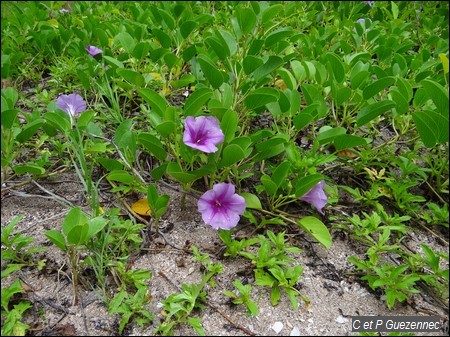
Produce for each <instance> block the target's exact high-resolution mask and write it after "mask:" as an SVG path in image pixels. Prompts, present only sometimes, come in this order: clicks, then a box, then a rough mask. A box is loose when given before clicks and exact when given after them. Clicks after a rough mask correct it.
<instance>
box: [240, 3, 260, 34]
mask: <svg viewBox="0 0 450 337" xmlns="http://www.w3.org/2000/svg"><path fill="white" fill-rule="evenodd" d="M236 17H237V21H238V24H239V27H240V29H241V33H242V34H249V33H251V32H252V31H253V28H255V25H256V14H255V12H253V10H252V9H250V8H238V9H237V11H236Z"/></svg>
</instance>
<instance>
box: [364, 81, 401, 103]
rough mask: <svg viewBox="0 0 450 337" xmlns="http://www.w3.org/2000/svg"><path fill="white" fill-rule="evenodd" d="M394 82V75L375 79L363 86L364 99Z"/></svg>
mask: <svg viewBox="0 0 450 337" xmlns="http://www.w3.org/2000/svg"><path fill="white" fill-rule="evenodd" d="M394 83H395V78H394V77H383V78H380V79H379V80H376V81H375V82H373V83H371V84H369V85H368V86H367V87H365V88H364V90H363V97H364V99H365V100H367V99H369V98H371V97H373V96H375V95H376V94H378V93H379V92H380V91H382V90H383V89H386V88H387V87H389V86H391V85H392V84H394Z"/></svg>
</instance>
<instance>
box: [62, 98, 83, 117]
mask: <svg viewBox="0 0 450 337" xmlns="http://www.w3.org/2000/svg"><path fill="white" fill-rule="evenodd" d="M56 106H57V107H58V108H60V109H61V110H63V111H65V112H66V113H68V114H69V115H71V116H75V115H78V114H80V113H81V112H83V111H85V110H86V102H85V101H84V99H83V98H82V97H81V96H80V95H78V94H70V95H61V96H59V97H58V99H57V100H56Z"/></svg>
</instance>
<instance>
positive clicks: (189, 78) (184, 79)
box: [170, 74, 196, 89]
mask: <svg viewBox="0 0 450 337" xmlns="http://www.w3.org/2000/svg"><path fill="white" fill-rule="evenodd" d="M195 81H196V79H195V76H194V75H192V74H184V75H183V76H181V78H180V79H179V80H175V81H171V82H170V86H172V87H173V88H174V89H180V88H183V87H187V86H188V85H189V84H191V83H194V82H195Z"/></svg>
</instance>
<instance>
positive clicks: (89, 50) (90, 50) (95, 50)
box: [85, 46, 103, 57]
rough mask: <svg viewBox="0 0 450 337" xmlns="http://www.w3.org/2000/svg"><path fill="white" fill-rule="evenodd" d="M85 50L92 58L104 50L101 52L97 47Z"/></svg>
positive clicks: (88, 47) (89, 47)
mask: <svg viewBox="0 0 450 337" xmlns="http://www.w3.org/2000/svg"><path fill="white" fill-rule="evenodd" d="M85 49H86V51H87V52H88V53H89V55H91V56H92V57H94V56H95V55H98V54H101V53H103V50H101V49H99V48H97V47H95V46H86V47H85Z"/></svg>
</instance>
